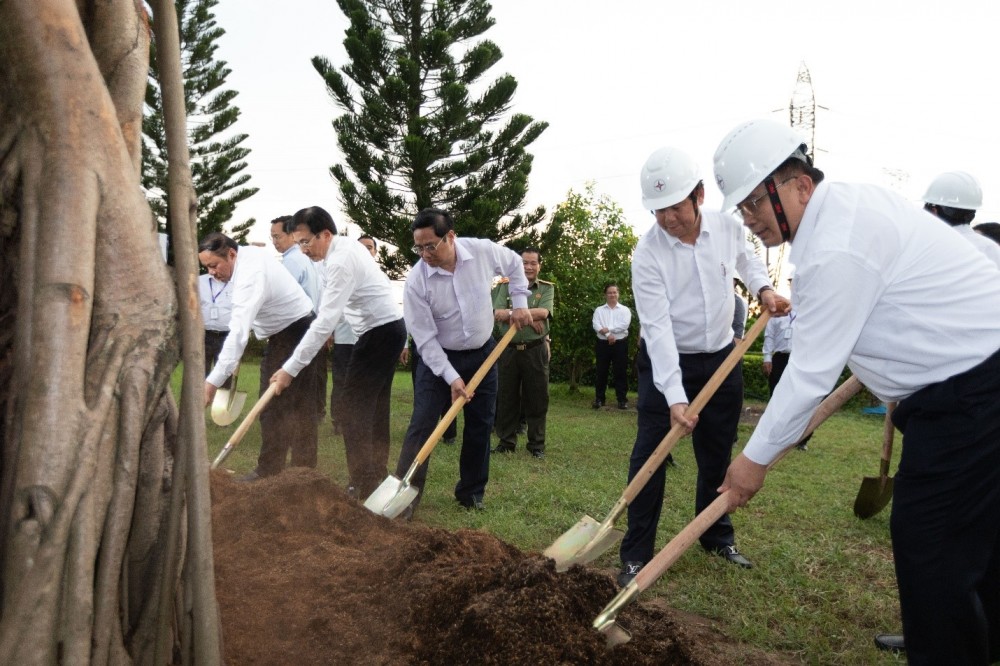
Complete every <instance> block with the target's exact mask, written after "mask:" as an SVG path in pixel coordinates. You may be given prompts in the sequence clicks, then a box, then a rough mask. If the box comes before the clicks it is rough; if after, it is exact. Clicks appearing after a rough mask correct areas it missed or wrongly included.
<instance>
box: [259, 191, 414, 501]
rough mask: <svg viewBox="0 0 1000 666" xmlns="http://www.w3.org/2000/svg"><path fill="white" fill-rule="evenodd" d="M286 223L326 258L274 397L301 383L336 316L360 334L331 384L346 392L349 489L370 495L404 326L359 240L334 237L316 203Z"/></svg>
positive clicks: (379, 473) (383, 471)
mask: <svg viewBox="0 0 1000 666" xmlns="http://www.w3.org/2000/svg"><path fill="white" fill-rule="evenodd" d="M289 226H290V227H291V228H293V229H294V232H293V235H294V237H295V242H296V243H298V244H299V247H301V248H302V251H303V252H304V253H305V255H306V256H307V257H309V258H310V259H312V260H313V261H316V262H319V261H323V262H324V265H323V270H324V273H325V276H326V277H325V280H324V288H323V297H322V298H321V299H320V308H319V315H318V316H317V317H316V320H315V321H314V322H313V323H312V325H311V326H310V327H309V331H308V332H307V333H306V334H305V336H303V338H302V341H301V342H300V343H299V345H298V346H297V347H296V348H295V351H294V352H293V353H292V355H291V357H290V358H289V359H288V360H287V361H285V363H284V365H282V366H281V368H279V369H278V370H276V371H275V373H274V375H273V376H272V377H271V382H273V383H275V384H277V385H278V394H279V395H281V394H282V393H283V392H284V391H285V389H286V388H287V387H289V385H290V386H291V387H293V388H294V387H295V385H296V384H298V383H299V382H300V381H301V378H300V373H301V371H302V369H303V368H305V367H306V366H307V365H308V364H309V363H311V362H313V361H314V360H315V358H316V357H317V356H318V355H320V352H321V351H325V345H326V341H327V340H329V339H330V335H331V334H332V333H333V331H334V329H335V328H336V327H337V324H339V323H340V321H341V319H343V318H346V319H347V320H348V321H349V322H350V323H351V328H352V329H353V330H354V333H355V335H357V336H358V339H357V341H356V342H355V343H354V348H353V349H352V351H351V360H350V361H349V362H348V365H347V373H346V376H345V378H344V385H343V386H341V387H339V388H338V389H337V390H339V391H341V392H342V393H343V398H344V417H345V420H344V423H343V424H342V429H343V433H344V447H345V449H346V452H347V469H348V473H349V474H350V481H349V486H348V487H349V488H352V487H353V488H355V489H356V490H357V496H358V497H359V498H364V497H368V495H369V494H371V492H372V491H374V490H375V488H377V487H378V485H379V484H380V483H381V482H382V479H384V478H385V477H386V475H387V473H388V470H387V465H388V461H389V415H390V397H391V391H392V378H393V376H394V374H395V370H396V358H397V354H398V352H399V350H400V349H402V348H403V343H404V342H405V341H406V328H405V327H404V325H403V318H402V317H400V316H399V309H398V308H397V307H396V303H395V302H394V300H393V298H392V287H391V285H390V283H389V278H388V277H386V275H385V273H383V272H382V269H381V268H380V267H379V265H378V264H377V263H376V262H375V259H374V258H373V257H372V255H371V254H370V253H369V252H368V250H367V249H365V247H364V246H363V245H361V244H360V243H358V242H357V241H355V240H353V239H351V238H346V237H344V236H338V235H337V227H336V225H335V224H334V222H333V218H331V217H330V214H329V213H327V212H326V211H325V210H323V209H322V208H320V207H319V206H312V207H310V208H304V209H302V210H300V211H298V212H297V213H295V216H294V217H293V218H292V223H291V225H289ZM293 378H295V381H292V379H293Z"/></svg>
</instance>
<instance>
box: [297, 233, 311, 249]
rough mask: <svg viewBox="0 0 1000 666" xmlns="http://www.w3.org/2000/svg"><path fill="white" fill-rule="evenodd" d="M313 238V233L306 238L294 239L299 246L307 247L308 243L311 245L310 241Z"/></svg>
mask: <svg viewBox="0 0 1000 666" xmlns="http://www.w3.org/2000/svg"><path fill="white" fill-rule="evenodd" d="M314 240H316V236H315V234H314V235H312V236H310V237H309V238H308V239H305V238H303V239H302V240H300V241H296V243H298V245H299V247H309V246H310V245H312V242H313V241H314Z"/></svg>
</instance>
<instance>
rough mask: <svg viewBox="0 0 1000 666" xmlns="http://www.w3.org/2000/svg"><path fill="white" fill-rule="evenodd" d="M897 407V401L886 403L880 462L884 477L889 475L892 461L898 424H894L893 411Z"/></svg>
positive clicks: (881, 475)
mask: <svg viewBox="0 0 1000 666" xmlns="http://www.w3.org/2000/svg"><path fill="white" fill-rule="evenodd" d="M895 409H896V403H895V402H889V403H886V405H885V425H884V426H883V428H882V462H881V463H880V464H879V476H880V477H882V478H883V479H884V478H886V477H887V476H889V463H890V462H891V461H892V440H893V438H894V437H895V435H896V426H894V425H892V412H893V410H895Z"/></svg>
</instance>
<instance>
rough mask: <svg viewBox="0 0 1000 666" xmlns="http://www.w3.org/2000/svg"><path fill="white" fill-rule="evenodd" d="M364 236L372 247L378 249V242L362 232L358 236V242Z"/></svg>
mask: <svg viewBox="0 0 1000 666" xmlns="http://www.w3.org/2000/svg"><path fill="white" fill-rule="evenodd" d="M366 238H367V239H368V240H370V241H371V242H372V247H373V248H375V249H376V250H377V249H378V242H377V241H376V240H375V239H374V238H372V237H371V236H369V235H368V234H362V235H360V236H358V242H359V243H360V242H361V241H363V240H364V239H366Z"/></svg>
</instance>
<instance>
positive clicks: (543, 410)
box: [493, 247, 555, 458]
mask: <svg viewBox="0 0 1000 666" xmlns="http://www.w3.org/2000/svg"><path fill="white" fill-rule="evenodd" d="M521 260H522V261H523V262H524V275H525V277H527V278H528V289H529V290H530V292H531V293H530V294H528V310H529V311H530V312H531V326H525V327H523V328H521V330H519V331H518V332H517V334H516V335H515V336H514V339H513V340H511V343H510V345H508V346H507V349H505V350H504V352H503V354H502V355H501V356H500V360H499V361H497V370H498V373H499V380H500V386H499V390H498V392H497V415H496V428H495V430H496V434H497V437H499V438H500V443H499V444H497V446H496V448H494V449H493V453H509V452H512V451H513V450H514V449H515V447H516V446H517V429H518V425H519V421H520V415H521V411H522V408H523V412H524V418H525V420H526V421H527V422H528V452H529V453H531V455H532V456H534V457H535V458H544V457H545V415H546V414H547V413H548V411H549V345H548V337H549V320H550V319H551V318H552V307H553V302H554V296H555V286H554V285H553V284H552V283H551V282H546V281H545V280H539V279H538V271H539V270H541V267H542V255H541V253H540V252H539V251H538V248H534V247H529V248H527V249H525V250H524V251H523V252H521ZM510 312H511V301H510V295H509V294H508V291H507V282H506V280H504V281H502V282H501V283H500V284H498V285H497V286H496V287H494V289H493V319H494V320H495V321H496V327H497V330H498V332H499V334H500V335H503V334H505V333H506V332H507V329H508V327H509V326H510Z"/></svg>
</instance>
